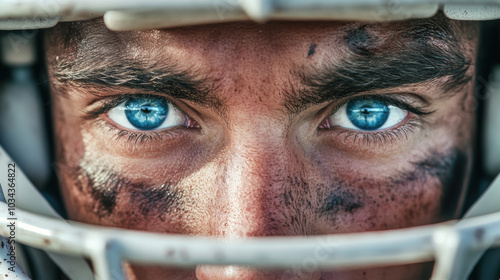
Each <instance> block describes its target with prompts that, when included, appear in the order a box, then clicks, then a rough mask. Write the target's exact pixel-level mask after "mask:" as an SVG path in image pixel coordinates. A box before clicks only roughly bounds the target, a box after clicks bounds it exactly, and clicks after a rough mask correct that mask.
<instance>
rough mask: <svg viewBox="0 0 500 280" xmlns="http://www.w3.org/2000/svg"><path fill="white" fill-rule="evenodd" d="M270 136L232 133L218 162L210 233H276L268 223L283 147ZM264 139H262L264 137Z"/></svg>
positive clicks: (282, 156)
mask: <svg viewBox="0 0 500 280" xmlns="http://www.w3.org/2000/svg"><path fill="white" fill-rule="evenodd" d="M271 138H272V137H270V136H267V137H264V136H262V137H259V136H255V135H246V136H241V137H234V138H233V139H231V141H230V144H229V145H228V148H227V150H226V152H225V154H226V155H225V156H224V157H223V161H222V163H221V165H222V166H221V169H222V170H223V171H222V174H221V176H222V177H221V180H220V184H219V185H218V187H217V194H216V196H215V197H216V198H215V200H214V203H215V205H214V206H215V207H214V209H215V211H217V213H215V215H212V217H214V219H215V220H213V221H212V235H220V236H224V237H229V238H230V237H243V236H259V235H270V234H276V232H270V231H272V230H274V231H275V230H276V225H271V223H272V220H273V219H272V218H271V217H270V213H271V212H272V210H273V209H272V205H273V204H274V203H272V200H273V194H276V193H277V189H279V187H280V186H279V184H280V182H281V181H282V179H281V178H280V177H281V176H282V174H283V173H284V172H283V168H284V160H285V159H284V158H285V156H284V154H285V148H284V147H283V145H282V144H281V143H280V142H279V141H276V140H271ZM264 139H265V140H264Z"/></svg>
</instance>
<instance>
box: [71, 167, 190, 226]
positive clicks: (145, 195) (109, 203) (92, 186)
mask: <svg viewBox="0 0 500 280" xmlns="http://www.w3.org/2000/svg"><path fill="white" fill-rule="evenodd" d="M72 173H73V174H74V176H73V182H75V184H76V186H77V187H78V188H79V190H80V191H82V192H87V193H90V194H91V196H92V198H94V200H95V205H94V206H93V209H92V211H93V212H94V213H96V214H97V216H99V217H100V218H102V217H104V216H108V215H110V214H112V213H113V210H114V209H115V208H116V206H117V200H118V198H120V199H121V200H124V199H127V198H128V202H127V206H126V207H127V208H129V209H138V210H139V212H140V213H141V214H142V215H144V216H148V215H151V214H154V215H156V216H159V217H161V216H162V215H163V214H165V213H168V212H171V211H175V210H176V209H177V208H179V207H180V204H181V198H182V196H183V193H182V191H180V190H178V189H177V188H176V187H175V186H174V185H171V184H163V185H161V186H159V187H155V186H154V185H151V184H150V183H141V182H132V180H130V179H128V178H126V177H124V176H122V175H119V174H118V173H116V172H114V171H112V170H110V169H109V168H105V167H102V166H100V165H99V164H88V163H86V162H85V161H84V162H82V163H81V164H80V166H79V167H78V168H77V169H76V170H75V171H74V172H72Z"/></svg>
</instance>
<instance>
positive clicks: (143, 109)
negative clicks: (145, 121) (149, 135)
mask: <svg viewBox="0 0 500 280" xmlns="http://www.w3.org/2000/svg"><path fill="white" fill-rule="evenodd" d="M141 111H142V112H143V113H145V114H149V113H151V111H152V110H151V109H150V107H149V105H145V106H144V107H142V108H141Z"/></svg>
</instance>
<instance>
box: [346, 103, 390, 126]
mask: <svg viewBox="0 0 500 280" xmlns="http://www.w3.org/2000/svg"><path fill="white" fill-rule="evenodd" d="M346 114H347V117H348V118H349V120H350V121H351V123H352V124H353V125H355V126H356V127H358V128H360V129H363V130H375V129H378V128H380V127H382V125H383V124H384V123H385V122H386V121H387V118H388V117H389V106H388V105H387V104H386V103H384V102H382V101H379V100H375V99H365V100H356V101H351V102H349V103H347V106H346Z"/></svg>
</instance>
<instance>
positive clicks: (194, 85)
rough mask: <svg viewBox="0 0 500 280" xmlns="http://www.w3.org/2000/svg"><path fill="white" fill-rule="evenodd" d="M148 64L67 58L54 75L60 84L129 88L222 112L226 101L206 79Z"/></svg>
mask: <svg viewBox="0 0 500 280" xmlns="http://www.w3.org/2000/svg"><path fill="white" fill-rule="evenodd" d="M145 65H146V63H142V62H141V61H138V60H131V59H125V58H121V57H118V58H113V59H103V58H102V57H100V56H97V57H91V58H89V59H86V60H83V59H77V60H71V59H65V60H63V61H60V62H59V63H58V64H57V65H56V67H55V71H54V76H55V78H56V79H57V80H58V81H60V82H66V83H71V84H75V85H79V86H84V85H86V86H101V87H105V88H108V87H117V86H118V87H126V88H129V89H136V90H140V91H145V92H157V93H162V94H166V95H168V96H170V97H173V98H177V99H184V100H188V101H191V102H193V103H196V104H198V105H200V106H203V107H207V108H213V109H214V110H220V109H222V106H223V103H222V101H221V100H220V99H219V98H217V97H216V96H215V95H214V94H213V92H214V89H213V88H212V87H210V86H209V85H208V83H207V82H206V81H205V80H202V79H196V78H194V75H190V74H188V73H187V72H186V71H177V70H174V69H175V68H176V67H172V66H170V67H168V66H161V67H160V66H158V65H152V66H145Z"/></svg>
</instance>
